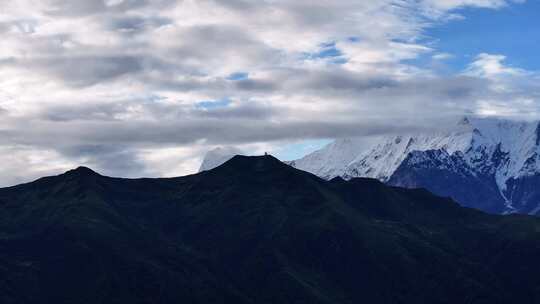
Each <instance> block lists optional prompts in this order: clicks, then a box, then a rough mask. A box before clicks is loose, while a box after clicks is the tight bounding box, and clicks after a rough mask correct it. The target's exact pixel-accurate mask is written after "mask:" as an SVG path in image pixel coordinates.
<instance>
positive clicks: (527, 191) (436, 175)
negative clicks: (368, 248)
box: [290, 118, 540, 215]
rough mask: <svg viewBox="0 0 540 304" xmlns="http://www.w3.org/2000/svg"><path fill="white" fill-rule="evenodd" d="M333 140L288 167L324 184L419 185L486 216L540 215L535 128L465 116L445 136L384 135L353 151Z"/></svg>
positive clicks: (539, 141) (539, 132) (539, 135)
mask: <svg viewBox="0 0 540 304" xmlns="http://www.w3.org/2000/svg"><path fill="white" fill-rule="evenodd" d="M356 146H357V145H356V143H355V141H354V140H348V139H343V140H337V141H336V142H334V143H332V144H330V145H329V146H327V147H325V148H323V149H321V150H319V151H316V152H314V153H312V154H310V155H307V156H306V157H304V158H302V159H299V160H296V161H293V162H291V163H290V164H291V165H292V166H294V167H296V168H298V169H302V170H305V171H308V172H312V173H314V174H317V175H319V176H320V177H323V178H326V179H331V178H334V177H337V176H340V177H342V178H344V179H351V178H353V177H371V178H376V179H379V180H381V181H383V182H385V183H388V184H390V185H395V186H401V187H407V188H426V189H428V190H430V191H432V192H433V193H435V194H438V195H442V196H449V197H452V198H453V199H455V200H456V201H458V202H459V203H460V204H462V205H464V206H467V207H473V208H478V209H480V210H483V211H486V212H491V213H500V214H508V213H522V214H531V215H539V214H540V187H539V186H540V174H539V172H540V157H539V155H540V153H539V152H540V125H539V123H538V122H514V121H505V120H495V119H471V118H465V119H463V120H461V121H460V122H459V123H458V124H457V125H456V126H454V127H452V128H451V129H450V130H448V131H446V132H439V133H437V134H406V135H398V136H393V137H386V138H384V139H382V140H381V142H379V144H377V145H376V146H374V147H373V148H371V149H368V150H367V151H364V152H358V148H357V147H356Z"/></svg>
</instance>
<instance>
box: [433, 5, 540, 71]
mask: <svg viewBox="0 0 540 304" xmlns="http://www.w3.org/2000/svg"><path fill="white" fill-rule="evenodd" d="M539 12H540V1H527V2H525V3H522V4H517V3H516V4H512V5H509V6H506V7H503V8H501V9H498V10H493V9H481V8H467V9H461V10H459V11H457V13H459V14H460V15H462V16H463V17H464V19H457V20H453V21H450V22H447V23H445V24H441V25H437V26H435V27H432V28H430V29H428V30H427V31H426V32H425V35H426V36H427V40H431V41H433V42H434V45H433V47H434V48H435V49H436V50H437V51H438V52H444V53H450V54H452V55H454V56H455V57H454V58H453V59H451V60H449V61H448V64H449V65H450V66H451V68H453V69H454V70H455V71H460V70H463V69H464V68H465V67H466V66H467V65H468V64H469V63H470V62H471V61H473V60H474V58H475V57H476V56H477V55H478V54H481V53H489V54H500V55H505V56H507V58H508V59H507V61H506V63H507V64H509V65H511V66H515V67H521V68H524V69H528V70H539V69H540V56H538V49H539V48H540V39H539V37H540V15H539Z"/></svg>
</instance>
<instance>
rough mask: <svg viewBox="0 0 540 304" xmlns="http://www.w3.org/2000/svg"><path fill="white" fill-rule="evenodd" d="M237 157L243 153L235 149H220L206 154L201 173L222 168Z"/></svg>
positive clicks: (200, 169)
mask: <svg viewBox="0 0 540 304" xmlns="http://www.w3.org/2000/svg"><path fill="white" fill-rule="evenodd" d="M236 155H243V153H242V151H241V150H239V149H237V148H234V147H218V148H216V149H214V150H211V151H209V152H208V153H206V156H205V157H204V160H203V162H202V164H201V167H200V168H199V172H202V171H208V170H212V169H214V168H216V167H219V166H221V165H222V164H224V163H226V162H227V161H228V160H230V159H231V158H233V157H234V156H236Z"/></svg>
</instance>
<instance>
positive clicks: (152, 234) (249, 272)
mask: <svg viewBox="0 0 540 304" xmlns="http://www.w3.org/2000/svg"><path fill="white" fill-rule="evenodd" d="M0 231H1V233H0V278H1V279H0V302H1V303H15V304H18V303H37V304H40V303H51V302H53V303H73V302H77V303H87V304H93V303H222V304H229V303H231V304H232V303H234V304H264V303H284V304H288V303H291V304H292V303H321V304H330V303H374V304H379V303H380V304H387V303H388V304H389V303H461V302H463V301H464V299H466V302H467V303H472V304H483V303H538V301H539V300H540V292H539V290H538V279H537V274H538V273H539V272H540V262H539V261H538V256H539V255H540V241H539V240H540V235H539V231H540V220H538V219H537V218H534V217H528V216H517V215H513V216H497V215H488V214H485V213H482V212H480V211H476V210H472V209H468V208H463V207H460V206H459V205H458V204H456V203H455V202H454V201H452V200H450V199H447V198H440V197H437V196H434V195H432V194H431V193H429V192H428V191H425V190H418V189H416V190H413V189H402V188H395V187H390V186H387V185H385V184H384V183H382V182H380V181H377V180H375V179H365V178H352V179H351V180H349V181H346V180H344V179H341V178H336V179H333V180H331V181H326V180H324V179H321V178H319V177H317V176H315V175H312V174H310V173H307V172H304V171H300V170H297V169H295V168H293V167H291V166H288V165H286V164H283V163H282V162H280V161H279V160H277V159H275V158H273V157H271V156H260V157H245V156H235V157H233V158H232V159H231V160H229V161H227V162H226V163H224V164H223V165H221V166H218V167H217V168H215V169H213V170H208V171H204V172H202V173H199V174H195V175H190V176H186V177H178V178H166V179H121V178H111V177H106V176H102V175H98V174H94V173H91V171H90V170H88V169H84V168H82V169H77V170H74V171H71V172H68V173H66V174H64V175H60V176H56V177H48V178H43V179H40V180H38V181H36V182H33V183H29V184H24V185H19V186H15V187H10V188H4V189H0Z"/></svg>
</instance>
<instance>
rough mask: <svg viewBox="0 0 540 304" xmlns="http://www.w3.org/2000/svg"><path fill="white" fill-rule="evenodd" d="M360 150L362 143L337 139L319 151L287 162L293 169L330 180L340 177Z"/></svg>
mask: <svg viewBox="0 0 540 304" xmlns="http://www.w3.org/2000/svg"><path fill="white" fill-rule="evenodd" d="M361 150H362V143H361V142H360V141H357V140H354V139H338V140H336V141H334V142H332V143H330V144H328V145H327V146H325V147H324V148H322V149H321V150H318V151H315V152H313V153H311V154H308V155H307V156H305V157H304V158H301V159H299V160H296V161H292V162H289V164H290V165H291V166H293V167H295V168H298V169H301V170H304V171H308V172H311V173H313V174H315V175H318V176H320V177H322V178H326V179H332V178H334V177H337V176H341V175H342V174H343V173H344V171H345V169H346V167H347V165H348V164H349V163H350V162H352V161H353V160H354V159H355V157H356V156H357V154H358V151H361Z"/></svg>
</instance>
